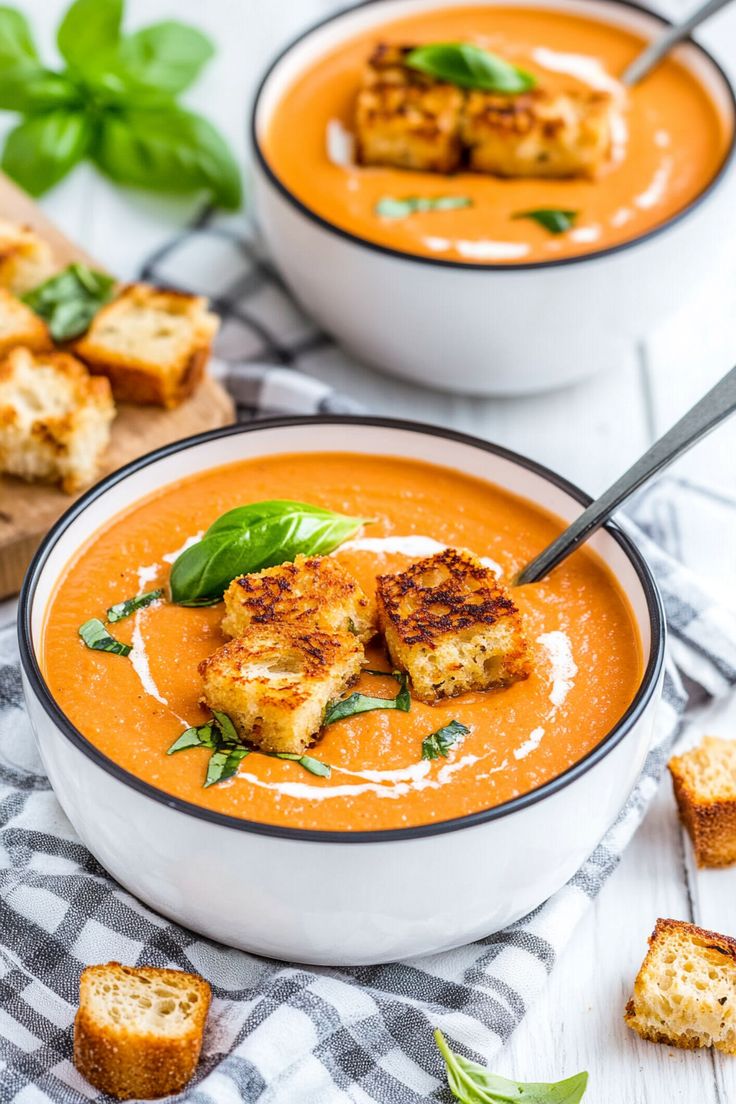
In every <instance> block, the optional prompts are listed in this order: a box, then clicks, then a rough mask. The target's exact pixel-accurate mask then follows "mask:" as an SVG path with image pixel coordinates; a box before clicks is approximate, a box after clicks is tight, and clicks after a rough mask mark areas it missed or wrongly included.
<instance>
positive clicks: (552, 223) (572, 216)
mask: <svg viewBox="0 0 736 1104" xmlns="http://www.w3.org/2000/svg"><path fill="white" fill-rule="evenodd" d="M578 214H579V212H578V211H565V210H563V209H562V208H560V207H537V208H535V209H534V210H533V211H517V212H516V214H513V215H512V216H511V217H512V218H513V219H533V220H534V222H538V223H539V225H540V226H543V227H544V229H545V230H549V232H550V234H564V233H565V231H566V230H571V229H572V227H573V226H574V225H575V220H576V219H577V217H578Z"/></svg>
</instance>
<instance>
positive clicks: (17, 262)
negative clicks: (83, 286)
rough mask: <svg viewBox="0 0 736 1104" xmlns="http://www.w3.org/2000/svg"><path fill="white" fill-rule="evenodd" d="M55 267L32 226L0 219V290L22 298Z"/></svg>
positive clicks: (52, 271) (47, 248)
mask: <svg viewBox="0 0 736 1104" xmlns="http://www.w3.org/2000/svg"><path fill="white" fill-rule="evenodd" d="M57 267H58V266H57V265H56V263H55V261H54V255H53V251H52V249H51V246H50V245H49V244H48V242H46V241H44V239H43V238H40V237H39V236H38V234H36V232H35V231H34V229H33V227H31V226H23V225H20V224H18V223H13V222H8V221H7V220H6V219H0V287H3V288H7V289H8V291H10V292H12V293H13V295H24V294H25V293H26V292H27V291H30V290H31V289H32V288H35V287H38V285H39V284H42V283H43V282H44V280H47V279H48V278H49V277H50V276H52V275H53V273H54V270H55V269H56V268H57Z"/></svg>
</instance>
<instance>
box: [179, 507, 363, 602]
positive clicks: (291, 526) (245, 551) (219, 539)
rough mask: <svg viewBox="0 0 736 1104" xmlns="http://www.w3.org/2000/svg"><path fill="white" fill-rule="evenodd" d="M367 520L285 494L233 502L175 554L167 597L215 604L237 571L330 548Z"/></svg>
mask: <svg viewBox="0 0 736 1104" xmlns="http://www.w3.org/2000/svg"><path fill="white" fill-rule="evenodd" d="M366 520H367V519H365V518H353V517H346V516H344V515H343V514H335V513H333V512H332V511H331V510H324V509H322V508H321V507H319V506H310V505H309V503H306V502H292V501H291V500H288V499H275V500H271V501H267V502H253V503H251V504H250V505H249V506H237V507H236V508H235V509H234V510H228V512H227V513H226V514H223V515H222V517H219V518H218V519H217V521H215V522H214V523H213V524H212V525H211V526H210V527H209V529H208V530H207V532H206V533H205V535H204V536H203V537H202V539H201V540H200V541H198V542H197V543H196V544H194V545H192V547H191V548H188V549H187V550H186V551H185V552H182V553H181V555H180V556H179V557H178V558H177V559H176V561H175V562H174V565H173V567H172V569H171V577H170V580H169V582H170V586H171V597H172V599H173V601H174V602H176V603H177V604H178V605H181V606H196V605H214V604H215V603H216V602H219V601H221V599H222V596H223V594H224V592H225V590H226V589H227V588H228V586H229V585H230V583H231V582H232V581H233V579H236V578H237V577H238V576H239V575H247V574H249V573H251V572H253V571H261V570H262V569H263V568H266V567H275V566H276V565H277V564H281V563H286V562H288V561H290V560H293V559H295V557H296V556H298V555H299V554H300V553H302V554H304V555H309V556H320V555H325V554H327V553H328V552H332V551H334V549H335V548H337V547H338V545H340V544H342V542H343V541H344V540H347V539H348V537H351V536H352V535H353V534H354V533H356V532H357V531H358V529H359V528H360V526H361V525H362V524H363V522H364V521H366Z"/></svg>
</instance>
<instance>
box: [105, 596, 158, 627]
mask: <svg viewBox="0 0 736 1104" xmlns="http://www.w3.org/2000/svg"><path fill="white" fill-rule="evenodd" d="M162 595H163V590H161V589H159V590H149V591H148V593H147V594H137V595H136V596H135V598H126V599H125V601H124V602H116V603H115V605H114V606H110V608H109V610H108V611H107V620H108V621H109V622H113V621H122V620H123V618H124V617H130V615H131V613H135V612H136V610H140V609H145V608H146V606H150V605H151V603H152V602H155V601H156V599H157V598H161V596H162Z"/></svg>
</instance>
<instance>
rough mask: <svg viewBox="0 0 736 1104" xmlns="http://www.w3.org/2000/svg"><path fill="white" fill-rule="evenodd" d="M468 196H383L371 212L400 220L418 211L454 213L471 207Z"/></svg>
mask: <svg viewBox="0 0 736 1104" xmlns="http://www.w3.org/2000/svg"><path fill="white" fill-rule="evenodd" d="M472 206H473V201H472V199H471V198H470V196H452V195H442V196H414V195H412V196H404V197H403V198H402V199H396V198H395V197H394V196H384V197H383V199H379V201H378V203H377V204H376V205H375V207H374V208H373V210H374V211H375V213H376V214H377V215H380V216H381V218H388V219H402V218H408V216H409V215H413V214H416V213H417V212H418V211H456V210H458V208H461V207H472Z"/></svg>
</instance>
